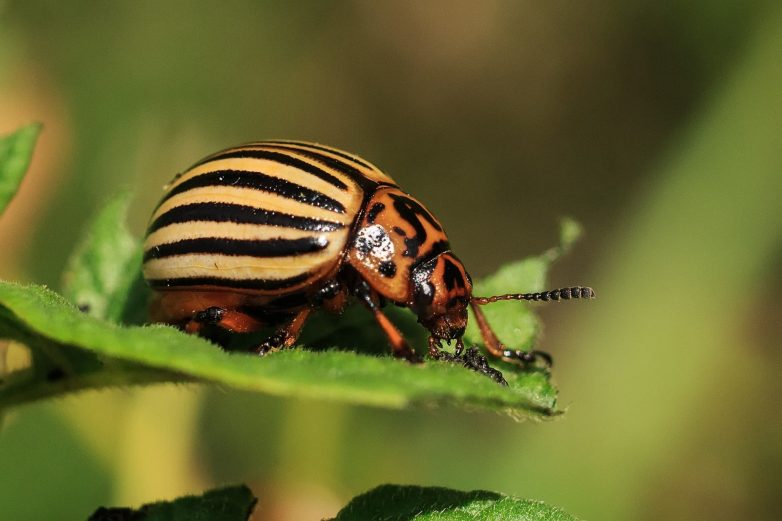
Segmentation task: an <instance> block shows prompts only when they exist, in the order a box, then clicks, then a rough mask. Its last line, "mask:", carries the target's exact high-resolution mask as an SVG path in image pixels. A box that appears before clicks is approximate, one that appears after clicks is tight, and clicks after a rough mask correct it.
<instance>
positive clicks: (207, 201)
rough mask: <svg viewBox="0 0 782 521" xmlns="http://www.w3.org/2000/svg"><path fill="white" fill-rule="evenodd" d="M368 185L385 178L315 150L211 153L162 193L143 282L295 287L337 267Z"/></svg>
mask: <svg viewBox="0 0 782 521" xmlns="http://www.w3.org/2000/svg"><path fill="white" fill-rule="evenodd" d="M377 184H393V180H391V179H390V178H389V177H387V176H386V175H385V174H383V173H382V172H380V171H379V170H377V169H376V168H375V167H373V166H372V165H370V164H369V163H366V162H364V161H363V160H361V159H359V158H355V157H354V156H350V155H348V154H345V153H343V152H339V151H336V150H333V149H328V148H325V147H321V146H320V145H310V144H305V143H293V142H263V143H253V144H249V145H244V146H242V147H237V148H233V149H228V150H225V151H222V152H218V153H217V154H214V155H212V156H209V157H208V158H206V159H204V160H203V161H201V162H200V163H197V164H196V165H194V166H193V167H192V168H191V169H190V170H188V171H186V172H184V173H183V174H182V175H180V176H178V177H177V178H176V179H175V180H174V181H173V182H172V183H171V185H170V186H168V187H167V193H166V195H165V196H164V198H163V200H162V201H161V203H160V204H159V206H158V208H157V209H156V210H155V212H154V214H153V215H152V219H151V221H150V225H149V229H148V231H147V238H146V241H145V244H144V277H145V278H146V279H147V281H148V282H149V284H150V285H151V286H152V287H154V288H158V289H222V290H224V289H232V290H238V291H248V292H253V293H266V294H270V295H272V294H277V295H278V294H281V293H289V292H294V291H300V290H301V289H302V288H306V287H307V286H311V285H313V284H314V283H316V282H317V281H319V280H321V279H322V278H323V277H325V276H327V275H330V274H333V272H334V271H335V270H336V269H337V267H338V265H339V262H340V261H341V258H342V253H343V251H344V249H345V247H346V244H347V241H348V237H349V235H350V232H351V225H352V224H353V221H354V220H355V217H356V215H357V214H358V212H359V210H360V208H361V205H362V202H363V198H364V193H365V191H368V190H374V188H375V187H376V186H377Z"/></svg>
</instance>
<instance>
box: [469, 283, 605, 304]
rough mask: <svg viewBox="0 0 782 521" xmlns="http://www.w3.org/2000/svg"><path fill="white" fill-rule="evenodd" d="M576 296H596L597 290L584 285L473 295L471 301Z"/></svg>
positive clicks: (562, 298) (545, 299)
mask: <svg viewBox="0 0 782 521" xmlns="http://www.w3.org/2000/svg"><path fill="white" fill-rule="evenodd" d="M574 298H581V299H592V298H595V290H593V289H592V288H587V287H582V286H574V287H572V288H562V289H551V290H549V291H542V292H540V293H508V294H507V295H495V296H494V297H472V298H471V299H470V302H472V303H473V304H477V305H479V306H483V305H484V304H491V303H492V302H498V301H500V300H533V301H544V302H547V301H549V300H556V301H560V300H570V299H574Z"/></svg>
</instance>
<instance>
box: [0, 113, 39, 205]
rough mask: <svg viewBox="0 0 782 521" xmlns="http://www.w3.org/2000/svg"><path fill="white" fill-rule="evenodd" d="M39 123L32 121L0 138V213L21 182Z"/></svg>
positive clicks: (28, 162)
mask: <svg viewBox="0 0 782 521" xmlns="http://www.w3.org/2000/svg"><path fill="white" fill-rule="evenodd" d="M40 132H41V124H40V123H33V124H31V125H27V126H26V127H22V128H20V129H19V130H17V131H16V132H14V133H13V134H10V135H8V136H3V137H1V138H0V215H2V213H3V211H4V210H5V208H6V206H8V203H9V202H11V199H13V197H14V195H16V191H17V190H18V189H19V185H20V184H21V183H22V179H23V178H24V174H25V172H27V167H28V166H29V165H30V159H31V158H32V155H33V149H34V148H35V142H36V140H37V139H38V134H39V133H40Z"/></svg>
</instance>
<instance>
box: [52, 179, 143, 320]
mask: <svg viewBox="0 0 782 521" xmlns="http://www.w3.org/2000/svg"><path fill="white" fill-rule="evenodd" d="M130 199H131V194H130V193H129V192H123V193H121V194H119V195H118V196H116V197H115V198H114V199H112V200H111V201H110V202H109V203H108V204H107V205H106V206H105V207H104V208H103V209H102V210H101V211H100V212H99V213H98V215H97V216H96V218H95V219H94V220H93V221H92V223H91V225H90V226H89V228H88V229H87V231H86V233H85V234H84V236H83V237H82V239H81V241H80V242H79V244H78V246H77V247H76V249H75V250H74V253H73V254H72V255H71V258H70V260H69V261H68V265H67V268H66V270H65V274H64V276H63V294H64V295H65V297H66V298H68V299H69V300H71V301H72V302H74V303H75V304H76V305H77V306H78V307H79V309H81V310H82V311H84V312H86V313H88V314H90V315H93V316H96V317H100V318H106V319H108V320H111V321H113V322H116V321H119V320H120V319H121V318H122V317H123V313H124V312H125V309H126V305H127V303H128V301H129V299H130V298H131V295H132V292H131V289H132V288H133V285H134V283H135V282H136V280H137V279H138V275H139V266H140V265H141V247H140V245H139V242H138V241H137V240H136V239H135V238H134V237H133V236H132V235H131V234H130V232H129V231H128V229H127V227H126V226H125V217H126V214H127V210H128V206H129V204H130ZM137 304H139V305H141V304H142V303H137Z"/></svg>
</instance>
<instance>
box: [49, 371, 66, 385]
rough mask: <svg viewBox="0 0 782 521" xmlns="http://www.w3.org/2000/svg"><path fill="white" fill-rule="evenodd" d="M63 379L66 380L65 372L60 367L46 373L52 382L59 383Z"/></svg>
mask: <svg viewBox="0 0 782 521" xmlns="http://www.w3.org/2000/svg"><path fill="white" fill-rule="evenodd" d="M63 378H65V371H63V370H62V369H60V368H59V367H55V368H53V369H50V370H49V372H48V373H46V379H47V380H48V381H50V382H57V381H59V380H62V379H63Z"/></svg>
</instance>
